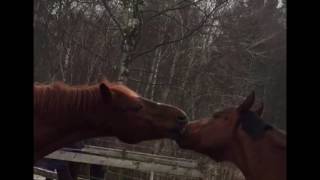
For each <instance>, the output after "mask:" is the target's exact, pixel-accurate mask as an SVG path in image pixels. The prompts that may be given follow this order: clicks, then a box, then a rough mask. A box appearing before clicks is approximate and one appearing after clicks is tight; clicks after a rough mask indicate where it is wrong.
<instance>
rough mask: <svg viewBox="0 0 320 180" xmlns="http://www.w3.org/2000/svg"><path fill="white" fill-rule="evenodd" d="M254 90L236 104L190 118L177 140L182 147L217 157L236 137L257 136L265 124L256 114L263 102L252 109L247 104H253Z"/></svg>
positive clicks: (263, 129) (262, 132) (263, 130)
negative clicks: (204, 116) (207, 115)
mask: <svg viewBox="0 0 320 180" xmlns="http://www.w3.org/2000/svg"><path fill="white" fill-rule="evenodd" d="M254 99H255V97H254V92H252V93H251V94H250V95H249V96H248V97H247V98H246V100H245V101H244V102H243V103H242V104H241V105H240V106H238V107H237V108H228V109H225V110H222V111H219V112H216V113H214V114H213V116H212V117H210V118H204V119H202V120H198V121H193V122H190V123H189V124H188V125H187V126H186V128H185V130H184V133H183V136H182V138H181V139H179V140H178V144H179V145H180V146H181V147H182V148H187V149H193V150H195V151H198V152H201V153H205V154H210V155H211V156H214V157H213V158H214V159H216V160H219V157H220V156H221V153H223V152H225V150H226V148H227V147H230V146H231V145H232V143H233V142H234V141H235V140H236V138H241V137H240V136H243V135H244V136H248V137H250V138H253V139H255V138H259V137H261V136H262V135H263V134H264V132H265V130H266V129H267V128H270V126H268V125H267V124H265V123H264V122H263V121H262V119H261V118H260V116H261V115H262V112H263V104H262V105H261V107H260V108H258V109H257V110H256V111H251V110H250V108H251V107H252V105H253V104H254Z"/></svg>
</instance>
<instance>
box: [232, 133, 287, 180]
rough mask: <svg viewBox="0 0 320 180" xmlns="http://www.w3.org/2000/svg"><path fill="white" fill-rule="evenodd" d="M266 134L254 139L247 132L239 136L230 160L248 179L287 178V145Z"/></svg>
mask: <svg viewBox="0 0 320 180" xmlns="http://www.w3.org/2000/svg"><path fill="white" fill-rule="evenodd" d="M272 136H273V134H272V133H270V134H268V133H267V134H266V136H265V137H264V138H262V139H260V140H257V141H253V140H252V139H250V138H249V137H247V136H246V135H245V134H242V135H241V137H239V138H238V140H237V142H236V143H235V144H234V145H235V146H234V147H232V150H231V151H230V155H229V160H230V161H232V162H234V163H235V164H236V165H237V166H238V167H239V169H240V170H241V171H242V172H243V174H244V175H245V177H246V179H247V180H267V179H268V180H269V179H273V180H282V179H285V178H286V147H283V146H282V147H281V145H280V146H279V144H275V143H277V142H275V141H274V139H273V138H274V137H272Z"/></svg>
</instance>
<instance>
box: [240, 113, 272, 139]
mask: <svg viewBox="0 0 320 180" xmlns="http://www.w3.org/2000/svg"><path fill="white" fill-rule="evenodd" d="M239 118H240V119H239V123H240V126H241V128H242V129H243V130H244V131H245V132H246V133H247V134H248V135H249V136H250V137H251V138H253V139H259V138H261V137H262V136H263V135H264V133H265V132H266V131H267V130H271V129H273V127H272V126H271V125H269V124H268V123H266V122H264V121H263V120H262V119H261V118H260V117H259V116H258V115H257V114H256V113H254V112H251V111H248V112H243V113H241V115H240V117H239Z"/></svg>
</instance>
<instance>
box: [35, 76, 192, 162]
mask: <svg viewBox="0 0 320 180" xmlns="http://www.w3.org/2000/svg"><path fill="white" fill-rule="evenodd" d="M186 122H187V116H186V113H185V112H183V111H182V110H181V109H179V108H177V107H175V106H171V105H166V104H162V103H157V102H153V101H150V100H147V99H145V98H142V97H140V96H139V95H138V94H137V93H135V92H134V91H132V90H130V89H129V88H128V87H126V86H124V85H121V84H116V83H110V82H108V81H106V80H104V81H102V82H101V83H98V84H95V85H90V86H89V85H88V86H87V85H85V86H68V85H66V84H63V83H60V82H58V83H53V84H51V85H34V142H35V152H34V153H35V154H34V161H35V162H36V161H38V160H39V159H41V158H43V157H44V156H45V155H48V154H49V153H51V152H53V151H55V150H58V149H60V148H62V147H64V146H67V145H70V144H72V143H75V142H78V141H81V140H84V139H88V138H94V137H104V136H115V137H118V138H119V139H120V140H122V141H124V142H126V143H138V142H140V141H144V140H153V139H160V138H173V139H174V138H177V137H178V136H179V135H180V130H181V129H182V128H183V127H184V125H185V124H186Z"/></svg>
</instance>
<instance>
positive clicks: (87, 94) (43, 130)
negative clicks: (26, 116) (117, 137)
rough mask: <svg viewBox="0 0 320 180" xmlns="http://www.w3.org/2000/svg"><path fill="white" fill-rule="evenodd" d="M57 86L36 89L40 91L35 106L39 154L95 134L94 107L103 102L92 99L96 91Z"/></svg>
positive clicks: (37, 93)
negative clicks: (66, 88) (93, 123)
mask: <svg viewBox="0 0 320 180" xmlns="http://www.w3.org/2000/svg"><path fill="white" fill-rule="evenodd" d="M45 88H51V89H45ZM54 88H57V87H50V86H48V87H44V88H43V89H36V90H38V92H36V94H35V105H34V109H35V111H34V126H35V131H34V133H35V145H36V152H37V155H36V157H37V156H39V157H41V156H42V155H46V154H47V153H50V152H52V151H54V150H57V149H59V148H61V147H63V146H66V145H68V144H71V143H74V142H77V141H80V140H82V139H85V138H90V137H94V136H95V135H94V134H93V133H92V132H91V130H92V129H93V128H90V126H91V125H92V123H91V121H90V120H91V119H90V118H91V116H92V114H93V113H92V109H94V108H95V106H98V105H99V104H98V103H99V101H98V100H96V99H92V98H97V97H95V94H94V93H93V92H92V91H89V90H87V89H84V90H82V89H76V88H74V89H68V91H66V90H65V89H63V88H61V89H60V87H58V89H54ZM41 93H42V94H41ZM89 98H91V100H90V99H89ZM93 103H97V104H93ZM89 122H90V123H89Z"/></svg>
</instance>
